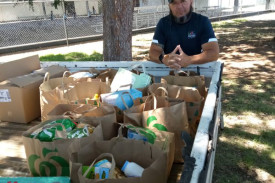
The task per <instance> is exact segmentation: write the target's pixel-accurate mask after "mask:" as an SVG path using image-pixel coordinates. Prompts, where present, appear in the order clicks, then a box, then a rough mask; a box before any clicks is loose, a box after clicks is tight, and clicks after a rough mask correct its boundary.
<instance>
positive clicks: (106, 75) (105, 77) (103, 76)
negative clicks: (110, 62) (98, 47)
mask: <svg viewBox="0 0 275 183" xmlns="http://www.w3.org/2000/svg"><path fill="white" fill-rule="evenodd" d="M90 70H91V71H92V72H93V73H97V74H98V75H97V76H96V78H97V79H100V80H101V81H102V82H106V81H107V82H108V81H109V82H110V83H111V82H112V80H113V79H114V77H115V75H116V73H117V70H115V69H105V70H101V71H99V70H96V69H95V68H91V69H90Z"/></svg>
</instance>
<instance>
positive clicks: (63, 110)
mask: <svg viewBox="0 0 275 183" xmlns="http://www.w3.org/2000/svg"><path fill="white" fill-rule="evenodd" d="M59 118H71V119H73V120H74V121H76V122H81V123H86V124H90V125H93V126H97V125H99V124H100V123H101V122H105V121H106V122H110V123H111V122H116V111H115V109H114V107H113V106H111V105H106V104H104V105H101V106H99V107H96V106H92V105H88V104H58V105H57V106H56V107H55V108H54V109H53V110H52V111H50V112H49V113H48V115H47V119H59Z"/></svg>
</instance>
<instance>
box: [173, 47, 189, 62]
mask: <svg viewBox="0 0 275 183" xmlns="http://www.w3.org/2000/svg"><path fill="white" fill-rule="evenodd" d="M176 49H177V50H178V51H179V53H180V54H179V56H180V61H179V63H178V64H179V65H180V66H181V67H187V66H188V65H190V64H191V62H190V61H191V60H190V57H189V56H188V55H186V54H185V53H184V52H183V51H182V49H181V47H180V45H178V46H177V47H176Z"/></svg>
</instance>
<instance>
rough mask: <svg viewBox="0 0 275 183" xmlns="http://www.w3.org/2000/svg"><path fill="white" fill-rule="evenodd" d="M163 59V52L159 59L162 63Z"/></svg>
mask: <svg viewBox="0 0 275 183" xmlns="http://www.w3.org/2000/svg"><path fill="white" fill-rule="evenodd" d="M162 60H163V53H162V54H160V55H159V61H160V62H161V63H163V62H162Z"/></svg>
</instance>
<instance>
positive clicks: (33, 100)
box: [0, 55, 67, 123]
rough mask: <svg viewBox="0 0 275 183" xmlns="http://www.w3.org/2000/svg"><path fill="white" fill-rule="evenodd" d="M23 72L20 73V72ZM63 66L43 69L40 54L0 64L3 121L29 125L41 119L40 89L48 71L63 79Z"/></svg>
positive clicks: (0, 112)
mask: <svg viewBox="0 0 275 183" xmlns="http://www.w3.org/2000/svg"><path fill="white" fill-rule="evenodd" d="M18 70H20V71H18ZM66 70H67V69H66V68H64V67H61V66H51V67H48V68H43V69H41V68H40V60H39V57H38V55H35V56H30V57H25V58H21V59H18V60H13V61H10V62H6V63H4V64H0V73H1V74H0V81H1V80H2V79H4V81H2V82H0V120H1V121H8V122H18V123H28V122H30V121H32V120H34V119H36V118H38V117H39V116H40V114H41V113H40V98H39V86H40V84H41V83H42V82H43V79H44V75H45V73H46V72H49V73H50V76H51V78H54V77H62V75H63V72H64V71H66Z"/></svg>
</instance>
